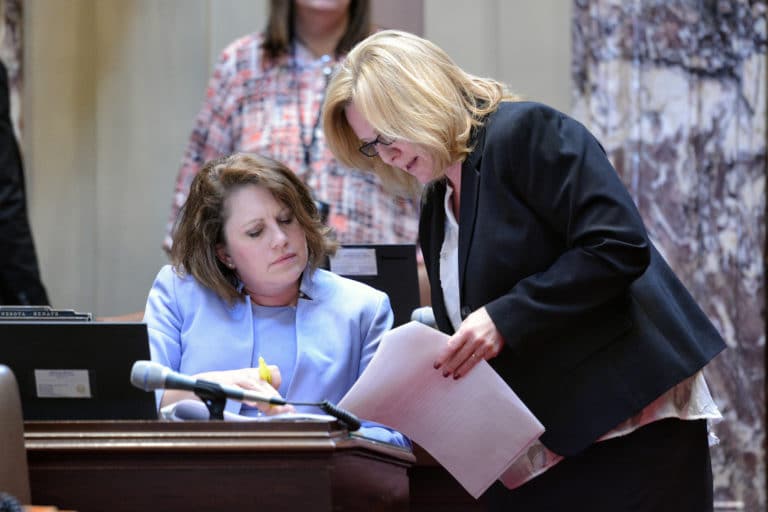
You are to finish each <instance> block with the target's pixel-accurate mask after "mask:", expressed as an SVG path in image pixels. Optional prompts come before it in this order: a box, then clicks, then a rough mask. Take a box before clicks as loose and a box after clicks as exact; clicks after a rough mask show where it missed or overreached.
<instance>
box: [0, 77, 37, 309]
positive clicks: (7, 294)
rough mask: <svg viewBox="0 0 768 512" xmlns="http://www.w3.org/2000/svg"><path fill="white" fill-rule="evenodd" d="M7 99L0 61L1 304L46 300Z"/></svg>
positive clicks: (6, 86) (31, 302)
mask: <svg viewBox="0 0 768 512" xmlns="http://www.w3.org/2000/svg"><path fill="white" fill-rule="evenodd" d="M9 103H10V95H9V91H8V75H7V74H6V71H5V66H3V64H2V62H0V305H2V304H14V305H17V304H23V305H30V304H48V295H47V294H46V292H45V288H44V287H43V283H42V282H41V281H40V272H39V270H38V267H37V255H36V253H35V245H34V242H33V240H32V232H31V230H30V227H29V220H28V218H27V202H26V196H25V192H24V169H23V167H22V164H21V153H20V152H19V146H18V144H17V143H16V136H15V135H14V133H13V127H12V125H11V117H10V108H9Z"/></svg>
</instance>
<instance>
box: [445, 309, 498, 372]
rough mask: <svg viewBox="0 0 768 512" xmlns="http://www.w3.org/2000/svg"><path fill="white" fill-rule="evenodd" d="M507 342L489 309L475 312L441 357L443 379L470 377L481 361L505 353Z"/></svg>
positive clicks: (449, 340) (448, 343)
mask: <svg viewBox="0 0 768 512" xmlns="http://www.w3.org/2000/svg"><path fill="white" fill-rule="evenodd" d="M503 346H504V339H503V338H502V336H501V333H500V332H499V331H498V329H496V325H495V324H494V323H493V320H491V317H490V316H489V315H488V312H487V311H486V310H485V308H480V309H478V310H477V311H474V312H473V313H471V314H470V315H469V316H468V317H467V318H466V319H465V320H464V321H463V322H462V323H461V326H459V330H458V331H456V333H455V334H454V335H453V336H451V337H450V338H449V339H448V341H447V343H446V344H445V347H443V349H442V350H441V351H440V353H439V354H438V357H437V360H436V361H435V365H434V366H435V369H438V370H439V369H442V371H443V377H448V376H449V375H451V374H453V378H454V379H458V378H459V377H461V376H462V375H466V374H467V373H468V372H469V371H470V370H471V369H472V368H474V367H475V365H477V363H478V362H480V361H481V360H483V359H485V360H488V359H492V358H494V357H496V356H497V355H498V354H499V352H501V349H502V347H503Z"/></svg>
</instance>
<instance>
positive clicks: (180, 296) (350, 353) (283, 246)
mask: <svg viewBox="0 0 768 512" xmlns="http://www.w3.org/2000/svg"><path fill="white" fill-rule="evenodd" d="M336 245H337V244H336V242H334V241H332V240H331V239H329V238H328V228H327V227H325V226H324V225H323V224H322V222H321V220H320V216H319V214H318V211H317V208H316V206H315V203H314V201H313V198H312V195H311V193H310V191H309V189H308V187H307V186H306V185H305V184H304V183H303V182H302V181H301V180H300V179H299V178H297V177H296V175H295V174H294V173H293V172H291V170H290V169H288V168H287V167H286V166H284V165H283V164H281V163H279V162H277V161H275V160H271V159H269V158H266V157H262V156H257V155H246V154H235V155H232V156H229V157H224V158H219V159H216V160H213V161H211V162H208V163H207V164H205V166H204V167H203V168H202V170H201V171H200V173H198V174H197V175H196V176H195V179H194V181H193V182H192V186H191V188H190V194H189V198H188V199H187V201H186V203H185V205H184V207H183V208H182V211H181V213H180V217H179V220H178V225H177V227H176V230H175V233H174V238H173V248H172V251H171V259H172V266H170V265H169V266H165V267H164V268H163V269H162V270H161V271H160V273H159V274H158V276H157V278H156V280H155V283H154V285H153V286H152V289H151V290H150V292H149V298H148V300H147V307H146V312H145V316H144V320H145V321H146V323H147V325H148V327H149V336H150V346H151V352H152V359H153V360H154V361H156V362H159V363H161V364H163V365H165V366H167V367H169V368H171V369H172V370H175V371H179V372H182V373H185V374H190V375H194V376H196V377H197V378H204V379H207V380H210V381H214V382H218V383H220V384H227V385H232V386H239V387H241V388H244V389H248V390H253V391H256V392H258V393H259V394H261V395H264V396H280V397H282V398H285V399H286V400H296V401H305V402H308V401H312V402H315V401H322V400H329V401H331V402H337V401H338V400H340V399H341V398H342V396H344V394H345V393H346V392H347V390H348V389H349V388H350V387H351V386H352V384H353V383H354V382H355V380H357V378H358V376H359V375H360V374H361V373H362V372H363V370H364V369H365V368H366V366H367V365H368V363H369V362H370V360H371V358H372V357H373V354H374V352H375V351H376V348H377V346H378V343H379V340H380V339H381V336H382V335H383V334H384V333H385V332H386V331H387V330H388V329H389V328H390V327H391V326H392V321H393V314H392V309H391V307H390V304H389V299H388V298H387V296H386V294H384V293H382V292H380V291H378V290H375V289H373V288H371V287H369V286H367V285H364V284H362V283H358V282H355V281H352V280H349V279H345V278H342V277H340V276H338V275H336V274H333V273H331V272H328V271H325V270H323V269H320V268H318V267H319V266H320V265H321V264H322V263H323V262H324V260H325V258H326V257H327V256H328V255H329V254H332V253H333V252H334V251H335V250H336ZM260 357H263V358H264V359H265V360H266V361H269V362H270V363H271V366H270V370H271V376H270V377H271V379H269V380H271V384H270V383H269V382H267V380H264V379H262V378H261V377H260V374H259V369H258V367H259V364H258V360H259V358H260ZM192 397H193V396H192V395H191V394H190V393H189V392H186V391H177V390H165V391H159V392H158V400H159V403H160V405H161V406H165V405H168V404H171V403H174V402H176V401H179V400H181V399H184V398H192ZM297 409H299V410H300V412H320V411H319V410H312V409H305V408H302V407H297ZM226 410H227V411H229V412H231V413H239V414H243V415H257V414H262V413H263V414H273V413H276V412H283V411H285V408H283V407H274V406H269V405H264V404H256V403H246V404H241V403H239V402H233V401H229V402H228V403H227V407H226ZM363 435H366V436H369V437H375V438H377V439H380V440H385V441H388V442H391V443H394V444H399V445H404V446H407V445H408V444H409V443H408V440H407V439H405V438H404V437H403V436H402V435H401V434H399V433H398V432H393V431H391V430H388V429H384V428H381V427H368V428H366V427H364V429H363Z"/></svg>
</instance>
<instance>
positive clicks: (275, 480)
mask: <svg viewBox="0 0 768 512" xmlns="http://www.w3.org/2000/svg"><path fill="white" fill-rule="evenodd" d="M24 430H25V432H24V436H25V444H26V448H27V457H28V461H29V473H30V484H31V489H32V502H33V503H36V504H52V505H56V506H57V507H59V508H68V509H74V510H77V511H78V512H122V511H125V512H129V511H130V512H137V511H143V510H147V511H155V510H157V511H164V512H171V511H185V512H195V511H216V512H223V511H228V510H233V511H234V510H236V511H245V510H259V511H262V510H274V511H277V510H280V511H292V510H297V511H298V510H301V511H308V510H312V511H326V510H327V511H331V510H333V511H351V510H366V511H379V510H381V511H395V510H408V507H409V504H408V502H409V482H408V474H407V471H408V468H409V467H410V466H411V465H412V464H413V463H414V462H415V458H414V456H413V455H412V454H411V452H409V451H407V450H403V449H400V448H398V447H395V446H391V445H388V444H386V443H379V442H376V441H371V440H367V439H363V438H359V437H355V436H350V435H349V434H348V432H347V431H346V430H344V429H342V428H341V427H340V425H339V424H338V423H337V422H335V421H333V422H328V423H324V422H310V421H301V422H287V421H281V422H265V423H260V422H258V423H257V422H166V421H63V422H50V421H46V422H26V423H25V427H24Z"/></svg>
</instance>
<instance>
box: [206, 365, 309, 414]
mask: <svg viewBox="0 0 768 512" xmlns="http://www.w3.org/2000/svg"><path fill="white" fill-rule="evenodd" d="M267 368H269V373H270V379H269V380H270V381H271V382H267V380H265V379H263V378H262V375H264V369H263V368H241V369H239V370H227V371H220V372H205V373H200V374H198V375H196V377H197V378H198V379H205V380H210V381H213V382H218V383H219V384H227V385H230V386H237V387H240V388H243V389H247V390H249V391H253V392H254V393H257V394H259V395H261V396H263V397H264V398H282V397H281V396H280V393H278V392H277V388H279V387H280V382H281V380H282V379H281V377H280V369H279V368H278V367H277V366H275V365H268V366H267ZM246 403H247V404H248V405H250V406H252V407H258V409H259V410H260V411H261V412H263V413H264V414H281V413H286V412H294V410H295V409H294V408H293V406H291V405H270V404H267V403H263V402H246Z"/></svg>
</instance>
